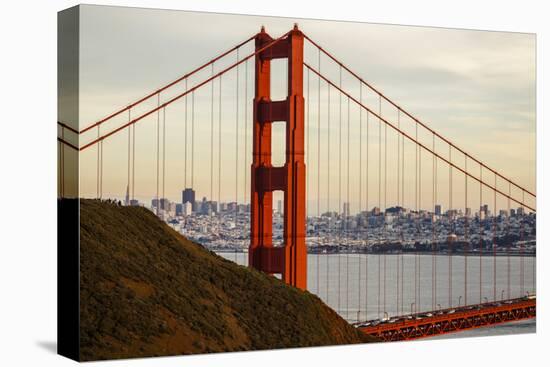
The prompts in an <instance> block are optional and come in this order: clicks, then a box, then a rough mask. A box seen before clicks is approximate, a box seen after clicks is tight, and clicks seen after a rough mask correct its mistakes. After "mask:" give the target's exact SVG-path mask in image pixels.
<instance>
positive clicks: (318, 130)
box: [316, 50, 321, 296]
mask: <svg viewBox="0 0 550 367" xmlns="http://www.w3.org/2000/svg"><path fill="white" fill-rule="evenodd" d="M318 57H319V60H318V67H319V71H321V51H320V50H319V52H318ZM320 205H321V77H320V76H319V77H318V80H317V226H319V223H320V222H321V206H320ZM317 243H318V245H320V241H319V240H318V242H317ZM319 251H320V248H319V250H317V256H316V258H317V294H318V295H319V296H321V287H320V283H319V281H320V279H319V273H320V271H321V269H320V267H319Z"/></svg>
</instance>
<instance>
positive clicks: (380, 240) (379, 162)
mask: <svg viewBox="0 0 550 367" xmlns="http://www.w3.org/2000/svg"><path fill="white" fill-rule="evenodd" d="M381 98H382V97H381V96H380V95H378V105H379V108H378V116H381V115H380V109H381V108H380V106H381V103H382V102H381ZM381 208H382V120H380V118H378V210H379V211H380V210H381ZM378 216H380V215H378ZM377 219H378V218H377ZM382 225H384V223H382ZM381 249H382V231H381V229H380V226H378V318H380V298H381V296H382V289H381V280H382V277H381V273H380V271H381V268H382V265H381V256H382V255H381V254H380V251H381Z"/></svg>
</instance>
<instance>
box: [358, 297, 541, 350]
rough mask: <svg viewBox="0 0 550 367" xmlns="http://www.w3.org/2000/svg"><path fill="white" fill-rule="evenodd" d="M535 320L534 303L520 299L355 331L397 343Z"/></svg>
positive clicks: (360, 328) (533, 301)
mask: <svg viewBox="0 0 550 367" xmlns="http://www.w3.org/2000/svg"><path fill="white" fill-rule="evenodd" d="M447 311H448V310H447ZM424 314H426V313H424ZM535 317H536V299H528V300H523V299H520V300H513V302H512V303H509V304H506V303H502V304H500V305H498V306H485V307H480V308H479V309H478V308H475V307H474V308H473V309H461V310H456V312H454V313H451V314H448V313H444V314H442V315H437V314H435V315H434V316H432V317H425V318H422V319H419V320H417V319H416V318H415V317H413V318H412V319H410V320H409V319H407V318H406V317H404V318H403V319H402V320H399V321H396V322H394V323H385V324H382V325H377V326H366V327H359V328H358V329H359V330H361V331H362V332H364V333H366V334H369V335H373V336H376V337H378V338H380V339H382V340H383V341H400V340H411V339H420V338H427V337H431V336H435V335H441V334H448V333H455V332H459V331H464V330H469V329H475V328H480V327H484V326H491V325H496V324H502V323H506V322H511V321H518V320H525V319H530V318H535Z"/></svg>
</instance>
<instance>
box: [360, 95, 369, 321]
mask: <svg viewBox="0 0 550 367" xmlns="http://www.w3.org/2000/svg"><path fill="white" fill-rule="evenodd" d="M361 92H363V90H362V89H361ZM361 97H362V96H361ZM361 103H363V102H362V101H361ZM366 124H367V137H366V139H365V140H366V142H367V146H366V166H367V167H366V169H367V172H366V177H365V209H366V210H367V220H366V226H365V246H366V251H365V319H367V320H368V317H369V312H368V311H369V309H368V306H369V303H368V301H369V112H368V111H367V122H366Z"/></svg>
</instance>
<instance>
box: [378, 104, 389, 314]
mask: <svg viewBox="0 0 550 367" xmlns="http://www.w3.org/2000/svg"><path fill="white" fill-rule="evenodd" d="M379 102H380V103H379V112H380V116H382V100H381V99H379ZM387 193H388V125H387V124H384V254H383V255H382V256H383V257H384V301H383V304H384V314H385V313H386V273H387V267H386V251H387V249H388V230H387V220H386V219H387V218H386V215H387V210H388V206H387Z"/></svg>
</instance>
